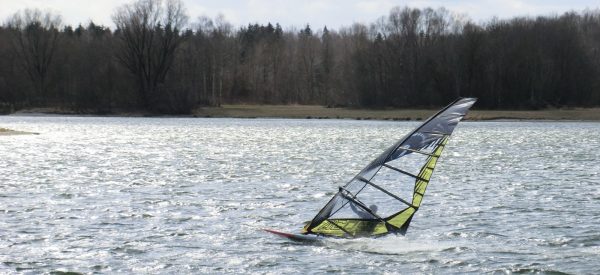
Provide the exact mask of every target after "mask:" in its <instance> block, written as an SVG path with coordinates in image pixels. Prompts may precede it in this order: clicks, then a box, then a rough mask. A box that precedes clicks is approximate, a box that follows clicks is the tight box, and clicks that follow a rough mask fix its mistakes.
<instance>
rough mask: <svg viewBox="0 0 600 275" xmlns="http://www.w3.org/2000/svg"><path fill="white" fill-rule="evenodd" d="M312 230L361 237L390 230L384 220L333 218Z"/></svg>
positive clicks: (336, 235) (317, 232) (338, 235)
mask: <svg viewBox="0 0 600 275" xmlns="http://www.w3.org/2000/svg"><path fill="white" fill-rule="evenodd" d="M307 226H308V225H307ZM310 232H311V233H315V234H322V235H328V236H335V237H360V236H374V235H380V234H385V233H388V230H387V228H386V227H385V223H384V222H381V221H377V220H355V219H331V220H325V221H323V222H322V223H320V224H319V225H317V226H315V227H314V228H312V229H311V230H310Z"/></svg>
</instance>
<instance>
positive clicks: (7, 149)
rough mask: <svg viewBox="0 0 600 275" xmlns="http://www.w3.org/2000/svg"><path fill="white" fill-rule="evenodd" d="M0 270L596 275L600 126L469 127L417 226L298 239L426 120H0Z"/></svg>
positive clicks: (452, 148) (441, 168) (444, 164)
mask: <svg viewBox="0 0 600 275" xmlns="http://www.w3.org/2000/svg"><path fill="white" fill-rule="evenodd" d="M0 125H1V126H2V127H8V128H13V129H19V130H23V131H33V132H39V133H41V134H40V135H29V136H1V137H0V273H13V272H22V273H40V272H52V271H74V272H82V273H92V272H99V273H167V274H175V273H203V272H204V273H212V274H214V273H276V274H281V273H285V274H289V273H309V274H312V273H324V272H345V273H388V274H390V273H403V274H406V273H409V274H410V273H443V274H448V273H460V274H462V273H467V272H471V273H482V272H498V273H510V272H515V273H529V272H542V273H543V272H548V273H554V272H555V273H562V272H564V273H596V272H598V270H600V230H599V229H600V224H599V221H600V177H599V173H600V161H599V159H600V152H599V148H600V124H598V123H575V122H464V123H461V125H459V127H458V128H457V129H456V131H455V133H454V135H453V137H452V138H451V140H450V142H449V145H448V146H447V149H446V151H445V152H444V155H443V156H442V158H441V162H440V163H439V164H438V167H437V170H436V172H435V173H434V176H433V178H432V184H430V187H429V189H428V193H427V195H426V197H425V200H424V203H423V205H422V207H421V209H420V211H419V212H417V214H416V217H415V218H414V219H413V222H412V225H411V228H410V229H409V232H408V234H407V235H406V236H404V237H402V236H388V237H383V238H379V239H366V238H365V239H356V240H328V241H325V242H324V243H322V244H320V245H303V244H296V243H292V242H289V241H286V240H283V239H279V238H276V237H275V236H273V235H268V234H266V233H264V232H262V231H260V230H259V228H262V227H272V228H278V229H283V230H288V231H296V230H298V229H299V228H300V227H301V225H302V222H303V221H306V220H310V219H311V218H312V217H313V215H314V214H315V213H316V212H317V211H318V210H319V209H320V207H322V206H323V205H324V204H325V202H326V201H327V200H328V199H329V197H330V196H331V195H333V192H334V191H336V190H337V186H338V185H340V184H342V183H344V182H346V181H347V180H349V179H350V178H351V177H352V176H353V175H354V174H355V173H356V172H358V171H359V170H360V169H361V168H362V167H363V166H364V165H366V164H367V163H368V162H369V161H371V159H372V158H374V157H375V156H376V155H378V154H379V153H380V152H381V151H382V150H383V149H385V148H386V147H387V146H389V145H390V144H391V143H393V142H394V141H395V140H396V139H397V138H399V137H401V136H402V135H403V134H405V133H407V132H408V131H409V130H410V129H412V128H413V127H415V126H416V125H417V123H416V122H381V121H350V120H285V119H249V120H245V119H199V118H189V119H188V118H93V117H13V116H8V117H0Z"/></svg>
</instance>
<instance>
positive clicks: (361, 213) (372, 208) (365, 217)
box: [350, 203, 377, 220]
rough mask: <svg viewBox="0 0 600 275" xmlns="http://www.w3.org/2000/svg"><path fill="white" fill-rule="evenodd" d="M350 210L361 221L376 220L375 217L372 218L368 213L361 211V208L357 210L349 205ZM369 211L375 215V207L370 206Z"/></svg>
mask: <svg viewBox="0 0 600 275" xmlns="http://www.w3.org/2000/svg"><path fill="white" fill-rule="evenodd" d="M350 208H351V209H352V211H354V213H356V215H358V216H359V217H360V218H361V219H366V220H368V219H374V218H376V217H375V216H373V215H372V214H371V213H369V212H368V211H366V210H364V209H362V208H358V207H356V206H355V205H354V203H350ZM369 209H370V210H371V212H373V214H377V205H374V204H372V205H371V206H369Z"/></svg>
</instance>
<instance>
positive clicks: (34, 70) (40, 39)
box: [8, 9, 61, 99]
mask: <svg viewBox="0 0 600 275" xmlns="http://www.w3.org/2000/svg"><path fill="white" fill-rule="evenodd" d="M60 24H61V19H60V16H59V15H55V14H52V13H50V12H46V13H43V12H42V11H40V10H38V9H33V10H32V9H26V10H24V11H22V12H21V11H19V12H17V13H15V14H14V15H13V16H12V18H11V19H10V20H9V22H8V26H9V28H10V29H11V33H12V34H13V43H12V50H13V52H14V53H15V55H16V56H18V59H19V61H20V62H19V63H20V65H21V67H22V68H23V70H24V71H25V72H27V75H28V77H29V79H30V80H31V83H32V84H33V86H34V88H35V91H36V93H37V97H41V98H42V99H43V98H44V97H46V96H47V95H46V90H47V78H48V69H49V67H50V65H51V64H52V58H53V56H54V53H55V51H56V44H57V40H58V33H59V32H58V28H59V26H60Z"/></svg>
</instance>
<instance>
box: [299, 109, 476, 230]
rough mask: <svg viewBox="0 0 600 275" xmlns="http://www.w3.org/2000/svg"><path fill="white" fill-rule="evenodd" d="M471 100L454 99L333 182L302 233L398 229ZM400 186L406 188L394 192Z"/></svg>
mask: <svg viewBox="0 0 600 275" xmlns="http://www.w3.org/2000/svg"><path fill="white" fill-rule="evenodd" d="M475 101H476V99H475V98H459V99H457V100H456V101H454V102H453V103H451V104H450V105H448V106H446V107H445V108H443V109H442V110H440V111H439V112H438V113H436V114H435V115H433V116H432V117H430V118H429V119H427V120H426V121H425V122H424V123H423V124H421V125H420V126H419V127H417V128H416V129H415V130H413V131H412V132H410V133H409V134H407V135H406V136H404V137H403V138H401V139H400V140H399V141H398V142H396V143H395V144H394V145H392V146H391V147H389V148H388V149H387V150H385V151H384V152H383V153H382V154H381V155H379V156H378V157H377V158H376V159H375V160H373V161H372V162H371V163H370V164H369V165H367V166H366V167H365V168H364V169H363V170H361V171H360V172H359V173H358V174H357V175H356V176H355V177H354V178H353V179H352V180H350V181H349V182H348V183H346V184H345V185H344V186H341V187H339V190H338V192H337V193H336V194H335V195H334V196H333V198H332V199H331V200H330V201H329V202H328V203H327V204H326V205H325V206H324V207H323V208H322V209H321V211H319V213H318V214H317V215H316V216H315V217H314V218H313V219H312V221H310V222H309V223H308V224H306V226H305V227H304V230H303V232H304V233H307V234H321V235H328V236H337V237H358V236H377V235H383V234H387V233H401V234H404V233H405V232H406V229H407V228H408V225H409V223H410V221H411V220H412V217H413V215H414V213H415V212H416V211H417V210H418V208H419V207H420V205H421V202H422V199H423V196H424V194H425V190H426V188H427V185H428V184H429V180H430V179H431V175H432V174H433V170H434V169H435V165H436V163H437V161H438V158H439V157H440V155H441V153H442V151H443V149H444V146H445V145H446V142H447V141H448V138H449V137H450V135H451V134H452V132H453V131H454V128H455V127H456V125H457V124H458V123H459V122H460V120H461V119H462V118H463V117H464V116H465V115H466V114H467V112H468V110H469V109H470V108H471V106H473V104H474V103H475ZM402 188H409V189H410V192H400V190H402Z"/></svg>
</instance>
